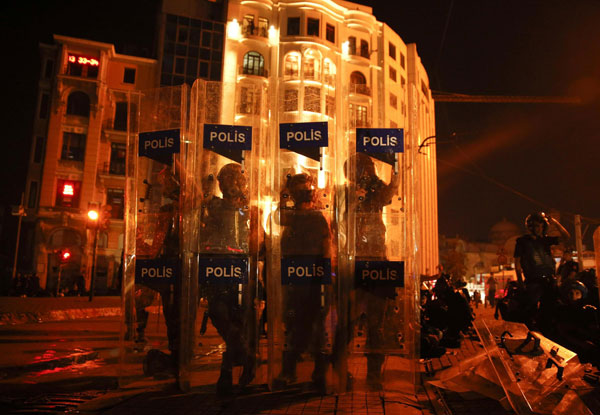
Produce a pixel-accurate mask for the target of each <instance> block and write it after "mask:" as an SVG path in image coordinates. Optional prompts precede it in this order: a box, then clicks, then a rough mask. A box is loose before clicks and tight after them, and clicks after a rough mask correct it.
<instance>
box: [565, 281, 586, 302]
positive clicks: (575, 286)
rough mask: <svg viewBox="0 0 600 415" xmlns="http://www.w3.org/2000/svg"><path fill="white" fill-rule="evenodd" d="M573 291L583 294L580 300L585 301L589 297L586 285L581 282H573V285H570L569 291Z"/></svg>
mask: <svg viewBox="0 0 600 415" xmlns="http://www.w3.org/2000/svg"><path fill="white" fill-rule="evenodd" d="M572 290H577V291H579V292H581V297H580V298H579V299H581V300H583V299H584V298H585V297H587V295H588V289H587V287H586V286H585V284H584V283H582V282H581V281H573V282H571V284H570V285H569V291H572Z"/></svg>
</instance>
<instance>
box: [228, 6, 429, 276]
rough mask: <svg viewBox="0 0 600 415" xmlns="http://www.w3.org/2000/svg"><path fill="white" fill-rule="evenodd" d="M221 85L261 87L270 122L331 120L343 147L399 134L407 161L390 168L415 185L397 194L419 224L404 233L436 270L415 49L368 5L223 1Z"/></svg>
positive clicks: (425, 121) (422, 265) (422, 264)
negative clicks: (365, 135) (366, 131)
mask: <svg viewBox="0 0 600 415" xmlns="http://www.w3.org/2000/svg"><path fill="white" fill-rule="evenodd" d="M223 82H225V83H230V84H240V83H243V82H253V83H257V82H261V83H262V84H263V85H264V87H265V88H266V89H267V91H268V94H269V97H270V98H269V100H268V104H267V105H269V108H268V113H269V114H271V119H270V120H269V122H271V123H272V122H273V121H276V122H275V123H277V122H301V121H304V122H307V121H322V120H323V119H335V120H336V123H335V128H336V134H342V135H346V137H347V140H348V146H349V147H352V146H353V145H354V143H355V139H356V137H355V129H356V128H361V127H362V128H401V129H403V130H404V133H405V136H406V141H405V142H406V148H405V152H406V153H409V154H410V155H411V156H408V157H404V158H403V161H402V165H401V166H399V168H400V170H401V172H402V174H403V180H404V182H406V183H414V186H407V188H406V190H405V197H406V199H408V200H411V199H413V200H414V201H415V206H416V212H415V215H414V216H415V217H417V218H418V223H417V224H414V225H415V226H413V227H411V226H409V227H408V228H407V229H406V231H407V232H410V233H411V234H412V235H411V238H409V239H410V240H411V241H412V243H414V244H415V246H419V247H420V248H419V252H418V255H417V261H418V270H419V272H420V273H421V274H426V275H431V274H434V273H435V272H436V268H437V265H438V236H437V235H438V227H437V178H436V174H437V173H436V152H435V140H434V139H435V111H434V101H433V99H432V98H431V92H430V89H429V80H428V77H427V73H426V71H425V68H424V67H423V65H422V63H421V60H420V58H419V56H418V53H417V49H416V45H414V44H409V45H407V44H405V43H404V41H403V40H402V39H401V37H400V36H399V35H398V34H397V33H395V32H394V31H393V30H392V29H391V28H390V27H389V26H388V25H387V24H385V23H382V22H380V21H378V20H377V19H376V17H375V16H374V15H373V11H372V8H371V7H367V6H362V5H359V4H355V3H351V2H345V1H330V0H316V1H309V2H306V1H294V0H289V1H270V0H262V1H239V0H232V1H229V3H228V9H227V36H226V41H225V46H224V69H223ZM241 100H242V101H246V102H251V101H252V99H251V98H246V99H245V98H244V97H242V98H241ZM273 114H278V117H279V119H277V120H274V119H273ZM426 141H427V145H423V146H422V147H421V144H424V143H425V142H426ZM409 176H410V177H409ZM387 179H388V180H389V177H388V178H387Z"/></svg>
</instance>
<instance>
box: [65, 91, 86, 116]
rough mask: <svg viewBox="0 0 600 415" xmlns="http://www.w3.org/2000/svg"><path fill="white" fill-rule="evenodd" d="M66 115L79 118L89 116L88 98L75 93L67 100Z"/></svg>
mask: <svg viewBox="0 0 600 415" xmlns="http://www.w3.org/2000/svg"><path fill="white" fill-rule="evenodd" d="M67 114H69V115H79V116H80V117H89V116H90V98H89V97H88V96H87V94H86V93H85V92H81V91H75V92H72V93H71V95H69V98H68V99H67Z"/></svg>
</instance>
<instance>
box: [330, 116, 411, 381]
mask: <svg viewBox="0 0 600 415" xmlns="http://www.w3.org/2000/svg"><path fill="white" fill-rule="evenodd" d="M348 142H349V144H350V150H349V154H350V156H349V157H348V158H347V159H346V160H345V161H344V162H343V163H344V166H343V169H344V173H345V176H346V177H345V178H346V184H345V186H344V190H343V193H342V196H341V199H343V203H341V204H340V205H339V209H340V214H339V215H338V216H339V217H340V221H341V222H342V225H340V230H343V232H344V237H343V238H342V237H340V240H344V241H345V242H346V245H345V246H344V247H341V250H342V251H343V252H344V254H345V255H347V256H348V258H350V260H349V266H348V267H347V268H346V270H345V273H344V274H345V275H343V276H342V278H343V279H344V281H345V284H346V285H345V287H346V289H345V290H344V291H345V292H347V293H348V294H347V295H348V298H349V306H348V307H349V310H348V321H347V333H346V336H347V339H346V341H347V355H346V356H347V372H348V374H347V380H348V382H349V384H348V387H349V388H350V389H353V390H355V391H374V392H394V391H401V390H406V388H407V387H409V388H410V387H414V385H415V384H416V376H417V368H416V360H417V359H416V358H417V353H418V352H417V342H416V340H417V339H418V324H417V322H418V312H417V309H416V293H417V285H418V278H415V275H417V274H416V273H415V271H414V270H413V269H414V268H415V259H414V253H415V247H414V246H412V245H411V244H409V240H410V239H409V235H410V233H411V232H413V231H414V228H413V226H414V225H413V224H412V223H411V215H414V213H413V212H414V210H413V209H411V207H410V206H409V205H408V203H406V191H407V187H408V185H407V181H408V180H409V178H410V174H409V172H407V168H408V167H407V165H408V163H407V162H406V156H405V153H404V131H403V129H397V128H364V127H359V128H356V129H352V130H350V131H348ZM341 255H343V254H341Z"/></svg>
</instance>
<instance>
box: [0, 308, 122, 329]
mask: <svg viewBox="0 0 600 415" xmlns="http://www.w3.org/2000/svg"><path fill="white" fill-rule="evenodd" d="M120 315H121V308H120V307H101V308H98V307H96V308H94V307H90V308H83V309H66V310H50V311H45V312H20V313H19V312H4V313H0V326H5V325H11V324H25V323H43V322H48V321H64V320H79V319H86V318H94V317H114V316H120Z"/></svg>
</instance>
